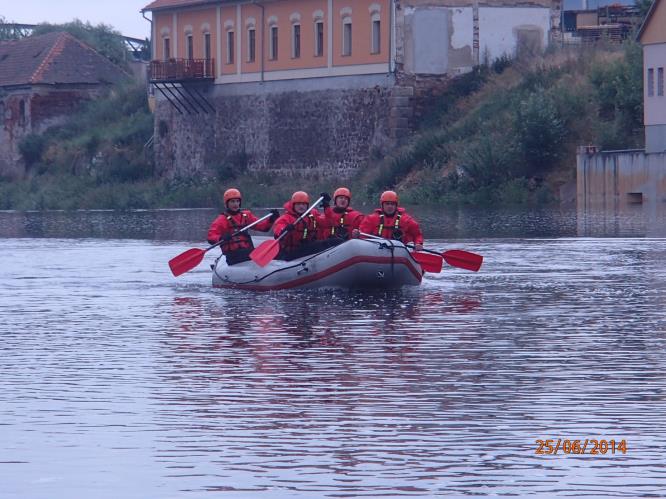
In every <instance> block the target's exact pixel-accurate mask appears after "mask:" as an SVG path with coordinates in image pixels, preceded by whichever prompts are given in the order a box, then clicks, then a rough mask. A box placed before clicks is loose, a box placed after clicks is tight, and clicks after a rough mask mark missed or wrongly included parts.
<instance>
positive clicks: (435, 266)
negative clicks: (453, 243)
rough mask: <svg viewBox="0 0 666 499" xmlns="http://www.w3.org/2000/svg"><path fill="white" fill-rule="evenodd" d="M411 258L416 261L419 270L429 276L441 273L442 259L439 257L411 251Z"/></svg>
mask: <svg viewBox="0 0 666 499" xmlns="http://www.w3.org/2000/svg"><path fill="white" fill-rule="evenodd" d="M411 255H412V258H413V259H414V260H416V261H417V262H418V263H419V265H421V268H422V269H423V270H425V271H426V272H430V273H431V274H439V273H440V272H441V271H442V257H441V256H439V255H431V254H429V253H419V252H418V251H412V253H411Z"/></svg>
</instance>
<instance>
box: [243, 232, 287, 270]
mask: <svg viewBox="0 0 666 499" xmlns="http://www.w3.org/2000/svg"><path fill="white" fill-rule="evenodd" d="M279 252H280V241H278V240H277V239H273V240H272V241H264V242H263V243H261V244H260V245H259V246H257V247H256V248H255V249H254V250H252V253H250V258H252V261H254V263H256V264H257V265H259V266H260V267H265V266H266V265H268V263H269V262H271V260H273V258H275V257H276V256H277V254H278V253H279Z"/></svg>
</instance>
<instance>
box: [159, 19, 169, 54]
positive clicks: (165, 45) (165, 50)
mask: <svg viewBox="0 0 666 499" xmlns="http://www.w3.org/2000/svg"><path fill="white" fill-rule="evenodd" d="M160 35H161V36H162V59H163V60H165V61H168V60H169V59H171V30H170V29H169V28H168V27H164V28H162V30H161V31H160Z"/></svg>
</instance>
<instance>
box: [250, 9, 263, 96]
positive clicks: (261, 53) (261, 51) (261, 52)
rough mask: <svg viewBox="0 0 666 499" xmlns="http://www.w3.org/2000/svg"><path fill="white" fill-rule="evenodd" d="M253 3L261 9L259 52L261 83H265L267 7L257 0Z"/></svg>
mask: <svg viewBox="0 0 666 499" xmlns="http://www.w3.org/2000/svg"><path fill="white" fill-rule="evenodd" d="M253 3H254V4H255V5H257V6H258V7H259V8H260V9H261V50H260V51H259V52H260V55H261V83H264V34H265V33H264V25H265V24H266V21H265V20H264V18H265V17H266V7H264V4H263V3H261V2H258V1H256V0H255V1H254V2H253Z"/></svg>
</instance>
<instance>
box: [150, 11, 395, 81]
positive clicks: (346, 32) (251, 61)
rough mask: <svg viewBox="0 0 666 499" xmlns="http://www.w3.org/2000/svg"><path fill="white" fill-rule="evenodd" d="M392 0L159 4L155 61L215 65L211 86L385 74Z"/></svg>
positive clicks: (154, 31) (155, 16) (154, 28)
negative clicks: (189, 61)
mask: <svg viewBox="0 0 666 499" xmlns="http://www.w3.org/2000/svg"><path fill="white" fill-rule="evenodd" d="M391 3H392V2H391V1H390V0H353V1H351V0H286V1H272V2H270V1H266V2H253V3H249V2H239V1H235V2H228V1H217V2H206V1H197V0H192V1H189V2H188V1H183V0H157V1H155V2H153V3H151V4H150V5H148V6H147V7H146V8H145V9H144V10H146V11H151V12H152V14H153V26H152V39H153V54H152V56H153V60H155V61H165V62H166V61H169V60H214V61H215V63H214V64H213V65H211V66H207V69H206V71H209V72H212V73H213V74H212V75H211V74H206V76H209V77H214V78H215V82H216V83H241V82H257V81H272V80H289V79H297V78H316V77H327V76H345V75H367V74H379V73H389V72H390V71H391V68H390V67H389V61H390V60H391V57H390V52H391V50H392V46H391V36H390V32H391V29H390V25H391V24H392V18H393V16H392V12H391V11H390V9H391V7H392V6H391Z"/></svg>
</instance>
